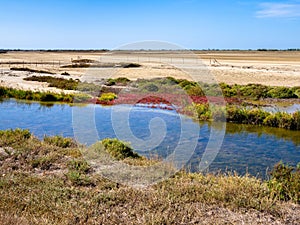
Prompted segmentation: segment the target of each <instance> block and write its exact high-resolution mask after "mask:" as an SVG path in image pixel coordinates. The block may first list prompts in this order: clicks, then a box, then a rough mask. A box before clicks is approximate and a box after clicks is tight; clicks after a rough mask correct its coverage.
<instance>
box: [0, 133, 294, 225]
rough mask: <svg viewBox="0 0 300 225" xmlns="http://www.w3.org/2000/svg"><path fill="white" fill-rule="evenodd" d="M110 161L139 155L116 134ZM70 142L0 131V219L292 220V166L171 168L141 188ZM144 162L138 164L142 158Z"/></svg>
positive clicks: (110, 146)
mask: <svg viewBox="0 0 300 225" xmlns="http://www.w3.org/2000/svg"><path fill="white" fill-rule="evenodd" d="M103 145H104V146H105V148H106V151H107V152H109V153H110V154H111V155H112V156H114V157H116V158H117V159H118V160H125V162H126V160H128V158H130V159H131V160H145V159H141V157H139V156H138V155H136V153H134V152H132V149H130V147H129V146H126V145H125V144H124V143H122V142H119V141H117V140H110V139H107V140H105V141H104V142H103ZM81 148H84V146H81V145H78V144H77V143H76V142H75V141H74V140H72V139H70V138H62V137H59V136H55V137H45V138H44V140H42V141H41V140H39V139H37V138H36V137H34V136H33V135H32V134H31V133H30V132H29V131H27V130H19V129H17V130H8V131H0V176H1V178H0V195H1V198H0V221H1V224H4V225H6V224H7V225H8V224H227V223H231V224H236V223H238V224H241V223H245V224H282V223H284V224H297V223H298V222H299V221H300V206H299V203H300V168H291V167H289V166H286V165H284V164H282V163H280V164H278V165H277V166H276V167H275V168H274V170H273V171H272V173H271V175H270V179H269V180H266V181H263V180H260V179H258V178H255V177H252V176H250V175H246V176H239V175H237V174H217V175H213V174H201V173H187V172H184V171H179V172H177V173H176V174H174V175H173V176H171V177H170V178H168V179H166V180H164V181H162V182H159V183H156V184H154V185H152V186H148V187H144V188H133V187H129V186H126V185H123V184H121V183H115V182H113V181H110V180H108V179H106V178H105V177H102V176H101V174H97V173H95V171H94V170H93V166H91V165H89V163H88V162H87V161H85V160H84V158H83V157H82V154H81V151H80V149H81ZM143 165H145V164H143Z"/></svg>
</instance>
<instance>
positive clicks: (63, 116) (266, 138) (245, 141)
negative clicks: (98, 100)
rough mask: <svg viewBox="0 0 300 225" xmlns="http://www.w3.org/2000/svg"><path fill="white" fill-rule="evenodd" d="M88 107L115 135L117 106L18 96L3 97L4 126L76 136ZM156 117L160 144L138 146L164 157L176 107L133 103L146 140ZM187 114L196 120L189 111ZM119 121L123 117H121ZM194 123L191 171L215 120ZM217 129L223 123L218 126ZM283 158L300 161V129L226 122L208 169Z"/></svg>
mask: <svg viewBox="0 0 300 225" xmlns="http://www.w3.org/2000/svg"><path fill="white" fill-rule="evenodd" d="M86 107H92V108H93V111H94V113H95V124H96V129H97V131H98V138H99V140H101V139H103V138H107V137H109V138H113V137H116V134H115V132H114V128H113V126H112V122H111V121H112V109H114V108H113V107H115V106H111V107H103V106H100V105H92V106H91V105H89V106H84V105H81V106H79V105H73V106H71V105H68V104H40V103H38V102H27V101H17V100H13V99H11V100H4V101H2V102H1V103H0V120H1V122H0V130H4V129H10V128H12V129H14V128H23V129H29V130H30V131H31V132H32V133H33V134H34V135H36V136H37V137H39V138H43V136H44V135H62V136H65V137H74V132H73V123H72V121H73V118H72V113H73V111H74V109H79V110H80V109H86ZM122 107H125V108H126V107H132V106H126V105H124V106H122ZM153 118H160V119H161V120H163V121H164V124H165V127H166V135H165V136H164V138H163V140H162V142H161V143H160V144H159V145H158V146H156V148H155V150H153V151H151V152H144V151H143V150H141V149H136V150H137V151H138V152H139V153H140V154H144V155H149V154H159V155H160V156H162V157H165V156H166V155H168V153H170V152H171V151H172V149H174V148H175V147H176V145H177V144H178V141H179V138H180V132H181V120H180V116H179V115H178V114H177V113H176V112H175V111H168V110H161V109H150V108H147V107H141V106H135V107H132V108H131V111H130V116H129V124H130V128H131V131H132V133H133V134H134V135H135V136H136V137H137V138H139V139H140V140H145V141H146V140H147V139H148V138H149V137H150V136H151V131H150V129H149V123H150V121H151V120H152V119H153ZM184 119H185V120H190V122H191V121H192V120H191V119H189V118H187V117H186V118H184ZM115 121H117V122H118V120H117V119H115ZM195 124H197V126H199V128H200V134H199V139H198V145H197V147H196V150H195V151H194V154H193V157H192V158H191V160H190V161H189V163H188V164H187V165H186V167H187V169H188V170H191V171H197V169H198V166H199V159H200V158H201V157H202V154H203V152H204V150H205V147H206V145H207V142H208V140H209V135H210V131H211V127H212V126H213V125H212V124H210V123H200V124H198V123H195ZM214 129H218V128H216V127H214ZM87 144H92V143H87ZM280 160H282V161H283V162H284V163H288V164H290V165H296V164H297V163H298V162H300V132H299V131H289V130H284V129H278V128H269V127H259V126H249V125H240V124H230V123H227V125H226V133H225V136H224V140H223V143H222V147H221V149H220V151H219V153H218V155H217V157H216V159H215V160H214V162H213V163H212V164H211V165H210V167H209V171H219V170H222V171H224V170H230V171H232V170H234V171H237V172H238V173H240V174H244V173H245V172H249V173H251V174H252V175H258V176H263V177H264V176H265V175H266V173H267V171H268V170H270V169H271V168H272V166H273V165H274V164H275V163H277V162H279V161H280Z"/></svg>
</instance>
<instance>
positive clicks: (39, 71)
mask: <svg viewBox="0 0 300 225" xmlns="http://www.w3.org/2000/svg"><path fill="white" fill-rule="evenodd" d="M10 70H15V71H27V72H31V73H46V74H54V73H52V72H50V71H46V70H35V69H30V68H27V67H24V68H23V67H12V68H10Z"/></svg>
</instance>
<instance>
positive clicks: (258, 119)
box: [247, 108, 270, 125]
mask: <svg viewBox="0 0 300 225" xmlns="http://www.w3.org/2000/svg"><path fill="white" fill-rule="evenodd" d="M247 114H248V115H247V123H248V124H253V125H263V122H264V119H265V118H266V117H267V116H268V115H269V114H270V113H268V112H266V111H263V110H261V109H257V108H254V109H251V110H249V111H248V112H247Z"/></svg>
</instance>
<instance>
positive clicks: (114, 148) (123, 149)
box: [101, 138, 140, 160]
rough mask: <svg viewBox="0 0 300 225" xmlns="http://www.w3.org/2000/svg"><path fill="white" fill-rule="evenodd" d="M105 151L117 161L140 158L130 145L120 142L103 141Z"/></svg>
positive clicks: (107, 139) (116, 140)
mask: <svg viewBox="0 0 300 225" xmlns="http://www.w3.org/2000/svg"><path fill="white" fill-rule="evenodd" d="M101 143H102V144H103V146H104V148H105V150H106V151H107V152H108V153H109V154H110V155H111V156H112V157H113V158H115V159H117V160H123V159H125V158H140V156H139V155H138V154H137V153H135V152H134V151H133V149H132V148H131V147H129V146H128V144H126V143H124V142H122V141H120V140H118V139H110V138H106V139H103V140H102V141H101Z"/></svg>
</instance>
